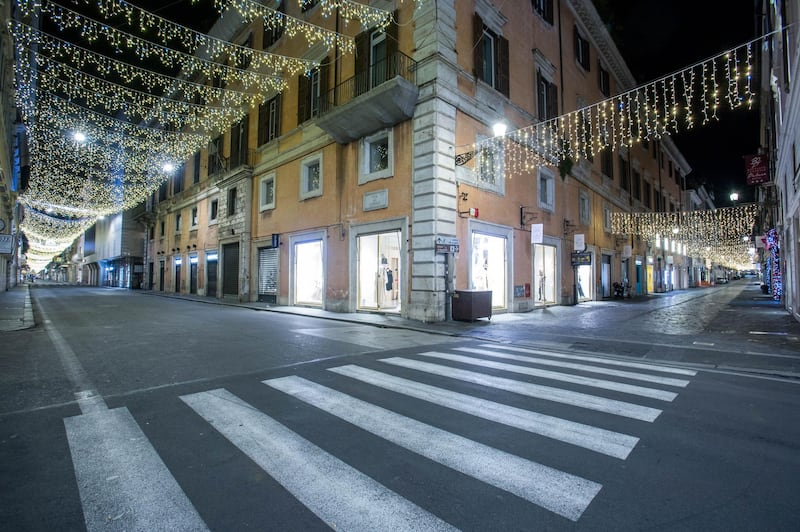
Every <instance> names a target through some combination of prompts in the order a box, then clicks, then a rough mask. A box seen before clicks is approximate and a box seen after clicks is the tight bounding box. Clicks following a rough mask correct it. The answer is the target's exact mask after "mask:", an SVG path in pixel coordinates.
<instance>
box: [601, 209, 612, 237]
mask: <svg viewBox="0 0 800 532" xmlns="http://www.w3.org/2000/svg"><path fill="white" fill-rule="evenodd" d="M603 231H605V232H606V233H610V232H611V207H609V206H608V205H603Z"/></svg>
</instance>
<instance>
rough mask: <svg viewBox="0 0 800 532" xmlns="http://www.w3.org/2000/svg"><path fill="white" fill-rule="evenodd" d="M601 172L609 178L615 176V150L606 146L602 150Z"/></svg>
mask: <svg viewBox="0 0 800 532" xmlns="http://www.w3.org/2000/svg"><path fill="white" fill-rule="evenodd" d="M600 172H602V174H603V175H604V176H606V177H608V178H611V179H613V178H614V152H613V151H612V150H611V146H606V147H605V148H603V150H602V151H601V152H600Z"/></svg>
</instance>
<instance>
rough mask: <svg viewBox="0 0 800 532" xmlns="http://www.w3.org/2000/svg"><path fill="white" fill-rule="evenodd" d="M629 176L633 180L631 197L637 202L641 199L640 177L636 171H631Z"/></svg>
mask: <svg viewBox="0 0 800 532" xmlns="http://www.w3.org/2000/svg"><path fill="white" fill-rule="evenodd" d="M631 176H632V178H633V179H632V180H633V183H632V185H633V186H632V187H631V195H632V196H633V199H637V200H638V199H641V188H642V176H641V174H640V173H639V171H638V170H632V171H631Z"/></svg>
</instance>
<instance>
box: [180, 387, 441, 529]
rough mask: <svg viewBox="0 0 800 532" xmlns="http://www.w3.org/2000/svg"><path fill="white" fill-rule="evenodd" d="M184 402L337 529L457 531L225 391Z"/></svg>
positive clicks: (193, 396) (197, 395)
mask: <svg viewBox="0 0 800 532" xmlns="http://www.w3.org/2000/svg"><path fill="white" fill-rule="evenodd" d="M181 400H183V401H184V402H185V403H186V404H187V405H189V407H191V408H192V409H193V410H194V411H195V412H197V414H199V415H200V416H201V417H202V418H204V419H205V420H206V421H207V422H208V423H210V424H211V425H212V426H213V427H214V428H215V429H216V430H217V431H218V432H219V433H220V434H222V435H223V436H224V437H225V438H227V439H228V440H229V441H230V442H231V443H233V444H234V445H235V446H236V447H238V448H239V449H240V450H241V451H242V452H244V453H245V454H246V455H247V456H248V457H250V459H252V460H253V461H254V462H255V463H256V464H258V465H259V467H261V468H262V469H263V470H264V471H266V472H267V473H268V474H269V475H270V476H272V477H273V478H274V479H275V480H277V481H278V482H279V483H280V484H281V485H282V486H283V487H284V488H285V489H286V490H288V491H289V493H291V494H292V495H293V496H294V497H296V498H297V499H298V500H299V501H300V502H301V503H303V504H304V505H305V506H306V507H307V508H308V509H309V510H311V511H312V512H313V513H314V514H315V515H316V516H317V517H319V518H320V519H322V520H323V521H324V522H325V523H327V524H328V525H329V526H330V527H331V528H333V529H335V530H340V529H341V530H456V529H455V528H453V527H452V526H450V525H449V524H447V523H446V522H444V521H442V520H441V519H439V518H438V517H436V516H434V515H433V514H431V513H429V512H427V511H426V510H424V509H422V508H420V507H419V506H417V505H415V504H414V503H412V502H411V501H409V500H407V499H405V498H404V497H401V496H400V495H398V494H397V493H395V492H393V491H391V490H389V489H388V488H386V487H385V486H383V485H382V484H380V483H378V482H376V481H375V480H373V479H372V478H370V477H368V476H367V475H365V474H363V473H361V472H359V471H358V470H356V469H354V468H352V467H350V466H349V465H347V464H345V463H344V462H342V461H341V460H339V459H338V458H336V457H334V456H332V455H331V454H329V453H327V452H325V451H324V450H323V449H320V448H319V447H317V446H316V445H314V444H313V443H311V442H309V441H308V440H306V439H304V438H303V437H301V436H300V435H298V434H297V433H295V432H293V431H291V430H290V429H288V428H286V427H285V426H284V425H282V424H281V423H279V422H278V421H275V420H274V419H272V418H270V417H269V416H267V415H266V414H264V413H263V412H260V411H259V410H257V409H255V408H253V407H252V406H251V405H249V404H248V403H246V402H244V401H242V400H241V399H240V398H239V397H237V396H235V395H234V394H232V393H230V392H228V391H227V390H224V389H217V390H211V391H207V392H200V393H195V394H191V395H185V396H182V397H181Z"/></svg>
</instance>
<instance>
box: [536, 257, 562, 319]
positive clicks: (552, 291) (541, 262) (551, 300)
mask: <svg viewBox="0 0 800 532" xmlns="http://www.w3.org/2000/svg"><path fill="white" fill-rule="evenodd" d="M557 257H558V247H556V246H554V245H549V244H544V243H543V244H534V245H533V272H534V276H533V280H534V287H535V288H534V289H535V293H534V294H533V296H534V301H535V304H536V305H539V306H543V305H555V304H556V303H557V302H558V301H557V299H556V294H557V293H558V291H557V290H558V279H559V273H558V258H557Z"/></svg>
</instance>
